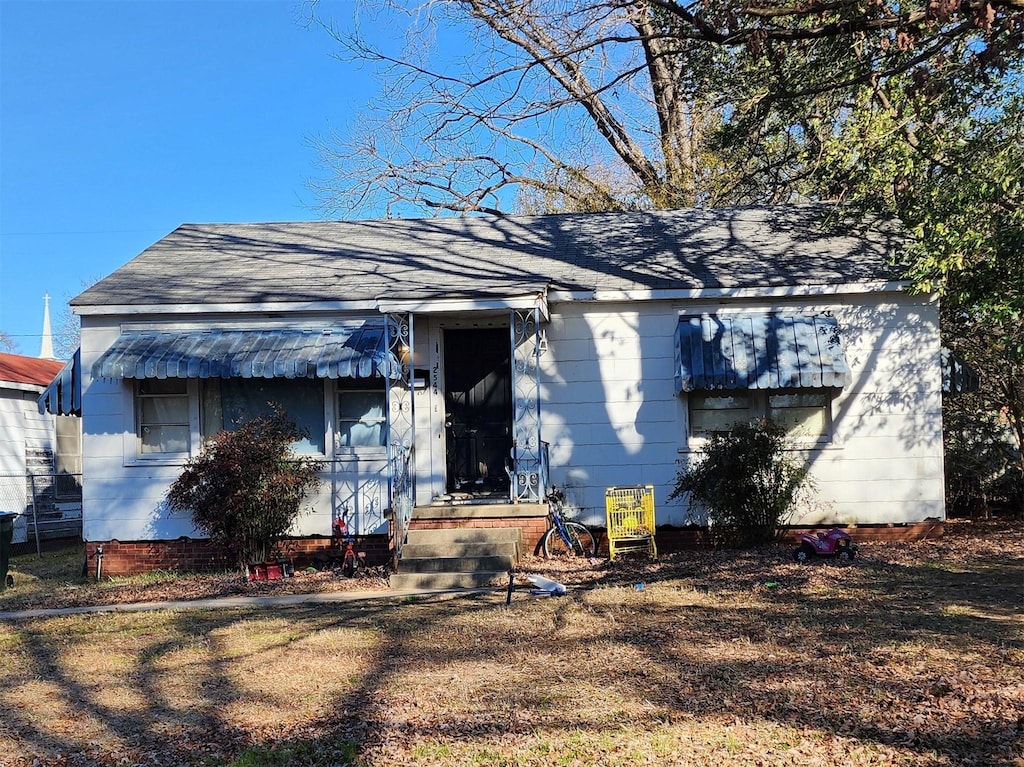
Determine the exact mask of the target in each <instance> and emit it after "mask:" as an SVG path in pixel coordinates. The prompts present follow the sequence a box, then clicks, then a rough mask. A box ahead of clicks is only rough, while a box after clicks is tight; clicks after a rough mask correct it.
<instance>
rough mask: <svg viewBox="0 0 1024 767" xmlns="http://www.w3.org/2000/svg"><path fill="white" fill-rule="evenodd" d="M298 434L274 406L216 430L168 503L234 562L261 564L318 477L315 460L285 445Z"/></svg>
mask: <svg viewBox="0 0 1024 767" xmlns="http://www.w3.org/2000/svg"><path fill="white" fill-rule="evenodd" d="M302 436H303V435H302V434H301V433H300V432H299V430H298V429H297V428H296V426H295V424H294V423H292V422H291V421H289V420H288V419H287V417H286V416H285V415H284V413H283V412H281V411H280V410H275V411H274V413H273V414H272V415H261V416H257V417H256V418H253V419H252V420H251V421H249V422H248V423H246V424H244V425H243V426H241V427H240V428H239V429H237V430H236V431H233V432H226V431H222V432H220V433H219V434H218V435H217V436H216V437H214V439H213V440H211V441H210V442H209V443H207V445H206V446H205V447H204V448H203V451H202V453H200V454H199V455H198V456H196V457H194V458H192V459H191V460H190V461H189V462H188V463H187V464H186V465H185V470H184V471H183V472H182V474H181V476H180V477H178V479H177V480H175V482H174V484H173V485H171V488H170V490H169V491H168V493H167V502H168V504H169V505H170V506H171V508H173V509H177V510H180V511H188V512H191V514H192V519H193V522H194V523H195V526H196V527H197V528H198V529H199V530H201V531H202V532H203V533H204V534H206V535H208V536H209V537H210V539H211V540H213V541H215V542H217V543H219V544H221V545H222V546H224V547H225V548H226V549H227V550H228V552H229V553H230V554H231V555H233V556H234V557H235V558H236V559H237V561H238V564H239V566H241V567H243V568H244V567H245V565H246V564H248V563H251V562H263V561H265V560H267V559H268V558H269V557H270V555H271V554H272V553H273V552H274V548H275V546H276V545H277V543H278V542H279V541H280V540H281V539H282V538H284V537H285V535H286V534H287V533H288V530H289V529H290V528H291V526H292V523H293V522H294V521H295V518H296V517H297V516H298V515H299V509H300V506H301V504H302V500H303V498H304V497H305V496H306V495H307V494H308V493H310V492H311V491H312V490H314V489H315V488H316V486H317V485H318V484H319V481H320V480H319V478H318V477H317V473H318V472H319V471H321V469H322V468H323V464H322V462H320V461H315V460H310V459H306V458H296V457H295V456H294V455H293V454H292V452H291V447H290V446H291V444H292V443H293V442H295V441H296V440H297V439H299V438H300V437H302Z"/></svg>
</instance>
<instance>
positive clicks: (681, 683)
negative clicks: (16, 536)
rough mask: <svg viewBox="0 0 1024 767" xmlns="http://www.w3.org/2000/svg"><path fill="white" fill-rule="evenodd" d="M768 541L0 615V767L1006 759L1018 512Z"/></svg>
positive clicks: (1014, 711)
mask: <svg viewBox="0 0 1024 767" xmlns="http://www.w3.org/2000/svg"><path fill="white" fill-rule="evenodd" d="M788 553H789V548H788V547H782V548H776V549H770V550H767V551H759V552H754V553H740V552H717V553H695V552H690V553H682V554H678V555H673V556H670V557H665V558H663V559H662V561H660V562H659V563H657V564H647V563H639V562H634V563H625V562H624V563H619V562H616V563H615V564H614V565H609V564H608V563H607V562H600V563H597V564H595V565H593V566H586V565H584V566H583V567H582V568H579V569H575V570H572V571H562V572H557V571H552V570H551V569H550V568H548V566H547V565H546V563H544V562H540V561H536V560H533V561H530V562H528V563H527V569H528V570H529V571H536V572H541V571H543V572H546V573H547V574H549V575H552V576H553V577H557V578H559V579H561V580H563V581H565V582H567V583H570V584H571V588H570V592H569V594H568V595H567V596H565V597H561V598H543V597H533V596H530V595H529V593H528V591H527V589H526V588H522V589H517V590H516V591H515V592H514V595H513V599H512V604H511V606H509V607H506V606H505V593H504V590H496V591H495V592H494V593H493V594H485V595H472V596H461V597H457V598H446V599H436V598H431V599H422V600H412V601H409V600H398V599H393V598H387V596H386V592H384V593H382V598H381V599H379V600H374V601H370V602H364V603H359V604H354V605H330V606H317V607H308V606H306V607H292V608H287V609H279V610H272V609H259V610H224V611H208V612H202V611H160V612H152V613H124V614H96V615H85V616H74V617H51V618H38V619H31V620H20V621H6V622H2V623H0V652H2V656H0V657H2V659H3V665H2V668H3V671H2V672H0V706H2V708H0V711H2V713H0V763H2V764H4V765H12V766H15V765H16V766H17V767H27V766H28V765H37V764H39V765H211V766H212V765H234V767H243V765H244V766H248V767H258V766H260V765H347V764H354V765H366V766H368V767H369V766H372V767H385V766H386V767H393V766H394V765H479V766H481V767H484V766H488V767H498V766H503V767H513V766H516V767H518V766H523V767H525V766H527V765H625V764H629V765H637V764H649V765H708V764H728V765H733V764H735V765H787V764H800V765H819V764H821V765H942V766H947V765H948V766H949V767H953V766H954V765H957V766H959V765H992V766H999V765H1006V766H1008V767H1009V766H1013V767H1020V765H1024V750H1022V745H1021V744H1022V742H1024V671H1022V669H1024V618H1022V610H1021V608H1022V600H1024V529H1022V527H1021V525H1019V524H1018V525H1016V526H1002V527H998V528H985V529H983V530H981V531H979V530H977V529H976V528H975V527H974V526H971V525H967V524H961V525H956V526H952V527H951V529H950V532H949V533H948V535H947V537H946V539H944V540H943V541H938V542H922V543H915V544H900V545H895V546H892V545H890V546H885V545H880V544H868V545H865V546H864V547H863V548H862V552H861V553H862V557H861V558H860V559H859V560H858V561H857V562H855V563H854V564H853V565H852V566H846V567H844V566H839V565H836V564H831V563H827V562H819V563H815V564H813V565H810V566H799V565H795V564H792V563H790V562H789V561H788ZM545 568H548V569H545ZM299 580H300V579H296V581H299ZM640 582H642V583H643V584H644V588H643V590H638V589H637V588H636V584H637V583H640ZM293 587H295V588H301V587H302V586H301V584H298V583H296V584H294V585H293ZM134 588H135V591H136V593H137V594H142V595H143V596H145V593H147V592H146V588H145V587H144V586H135V587H134ZM159 588H160V591H159V593H161V594H163V595H164V596H165V597H169V596H173V595H174V590H173V588H172V587H169V586H167V585H166V584H163V585H161V586H159ZM189 588H191V589H192V591H193V592H194V591H195V590H196V587H195V586H194V585H193V586H190V587H189ZM11 598H12V599H13V596H12V597H11ZM39 599H40V598H39V597H37V598H36V601H37V602H38V601H39ZM10 604H11V603H9V602H4V601H0V609H9V605H10Z"/></svg>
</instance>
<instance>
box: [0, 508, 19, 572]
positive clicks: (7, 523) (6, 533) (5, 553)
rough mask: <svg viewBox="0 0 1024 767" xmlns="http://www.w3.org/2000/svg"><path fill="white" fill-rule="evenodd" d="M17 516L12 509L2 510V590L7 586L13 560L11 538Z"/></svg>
mask: <svg viewBox="0 0 1024 767" xmlns="http://www.w3.org/2000/svg"><path fill="white" fill-rule="evenodd" d="M17 516H18V515H17V514H15V513H14V512H12V511H0V590H3V589H5V588H7V566H8V565H9V564H10V561H11V540H12V539H13V538H14V519H15V517H17Z"/></svg>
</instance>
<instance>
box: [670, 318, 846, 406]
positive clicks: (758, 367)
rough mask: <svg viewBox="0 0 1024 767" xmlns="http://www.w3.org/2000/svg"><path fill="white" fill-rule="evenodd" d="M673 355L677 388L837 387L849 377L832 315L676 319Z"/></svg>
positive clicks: (685, 389) (684, 389) (690, 389)
mask: <svg viewBox="0 0 1024 767" xmlns="http://www.w3.org/2000/svg"><path fill="white" fill-rule="evenodd" d="M676 354H677V360H676V363H677V364H676V387H677V391H697V390H701V389H711V390H713V389H797V388H827V387H835V388H842V387H843V386H845V385H846V383H847V381H848V379H849V369H848V368H847V366H846V358H845V357H844V356H843V343H842V337H841V336H840V334H839V325H838V323H837V322H836V320H835V318H833V317H825V316H815V317H808V316H802V315H796V316H787V315H778V314H756V315H725V316H719V315H703V316H701V317H682V318H680V321H679V325H678V327H677V328H676Z"/></svg>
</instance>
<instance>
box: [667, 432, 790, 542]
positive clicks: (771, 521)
mask: <svg viewBox="0 0 1024 767" xmlns="http://www.w3.org/2000/svg"><path fill="white" fill-rule="evenodd" d="M703 452H704V458H703V460H702V461H700V462H699V463H697V464H696V465H695V466H690V467H689V468H687V469H684V470H682V471H680V473H679V475H678V476H677V478H676V486H675V488H674V489H673V490H672V492H671V494H670V495H669V499H670V500H671V499H673V498H680V497H682V496H683V495H686V494H689V495H690V501H691V503H695V504H696V505H697V506H699V507H702V508H703V509H704V510H705V511H706V512H707V516H708V530H709V534H710V535H711V537H712V540H713V541H714V542H715V544H716V545H720V546H731V547H747V546H753V545H756V544H759V543H766V542H768V541H771V540H773V539H774V538H775V536H776V533H777V531H778V528H779V526H780V525H782V524H785V522H786V521H787V520H788V518H789V516H790V512H791V510H792V507H793V503H794V501H795V498H796V494H797V492H798V491H799V490H800V488H801V487H803V486H804V485H805V483H806V482H807V470H806V469H805V468H804V467H803V466H802V465H801V464H799V463H798V462H797V461H796V460H795V459H794V458H793V457H792V456H791V455H790V454H789V453H788V452H787V451H786V437H785V431H784V430H783V429H782V428H781V427H780V426H777V425H775V424H773V423H771V422H770V421H763V422H761V423H757V424H749V425H746V424H744V425H740V426H737V427H735V428H734V429H733V430H732V431H731V432H729V433H727V434H715V435H713V436H712V437H711V438H710V439H709V440H708V444H707V446H706V447H705V448H704V451H703Z"/></svg>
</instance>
